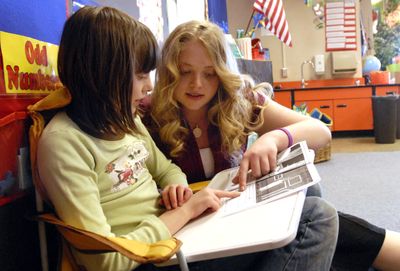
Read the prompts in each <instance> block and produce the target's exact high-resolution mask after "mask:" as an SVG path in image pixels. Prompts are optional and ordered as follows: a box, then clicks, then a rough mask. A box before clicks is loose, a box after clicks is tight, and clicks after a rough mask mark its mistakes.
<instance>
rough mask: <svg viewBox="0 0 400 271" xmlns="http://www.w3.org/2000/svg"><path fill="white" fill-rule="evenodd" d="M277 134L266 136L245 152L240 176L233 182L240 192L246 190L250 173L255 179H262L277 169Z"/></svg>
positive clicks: (273, 132)
mask: <svg viewBox="0 0 400 271" xmlns="http://www.w3.org/2000/svg"><path fill="white" fill-rule="evenodd" d="M275 133H276V131H271V132H268V133H266V134H264V135H263V136H261V137H260V138H258V139H257V140H256V141H255V142H254V144H252V145H251V146H250V148H249V149H247V150H246V151H245V153H244V155H243V159H242V161H241V162H240V168H239V171H238V174H237V176H236V177H235V179H234V180H233V182H234V183H238V184H239V190H240V191H243V190H244V189H245V188H246V183H247V181H248V180H247V178H248V174H249V172H250V174H251V176H252V177H253V178H260V177H261V176H264V175H267V174H268V173H269V172H271V171H272V170H274V169H275V167H276V158H277V154H278V142H279V139H277V137H276V136H275ZM279 133H280V132H278V134H279ZM278 136H280V135H278Z"/></svg>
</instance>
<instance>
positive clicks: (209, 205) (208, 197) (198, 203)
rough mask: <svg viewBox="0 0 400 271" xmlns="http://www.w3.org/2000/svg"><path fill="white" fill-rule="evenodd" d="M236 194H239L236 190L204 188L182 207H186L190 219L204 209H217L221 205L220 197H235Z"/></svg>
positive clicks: (204, 210)
mask: <svg viewBox="0 0 400 271" xmlns="http://www.w3.org/2000/svg"><path fill="white" fill-rule="evenodd" d="M238 196H240V192H238V191H225V190H215V189H210V188H204V189H202V190H200V191H199V192H197V193H196V194H194V195H193V196H192V197H191V198H190V200H188V201H187V202H186V203H185V204H184V205H183V206H182V208H184V209H186V210H187V211H188V212H189V213H190V217H191V219H193V218H196V217H198V216H199V215H201V214H203V213H204V212H206V211H211V212H215V211H217V210H218V209H219V208H220V207H221V205H222V201H221V199H222V198H236V197H238Z"/></svg>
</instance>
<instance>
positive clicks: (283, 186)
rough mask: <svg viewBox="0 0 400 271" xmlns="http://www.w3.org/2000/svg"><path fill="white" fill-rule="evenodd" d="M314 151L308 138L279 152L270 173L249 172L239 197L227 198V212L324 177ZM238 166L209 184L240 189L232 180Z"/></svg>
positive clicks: (220, 173) (244, 207)
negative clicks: (260, 174) (315, 164)
mask: <svg viewBox="0 0 400 271" xmlns="http://www.w3.org/2000/svg"><path fill="white" fill-rule="evenodd" d="M313 160H314V152H313V150H310V149H308V147H307V143H306V142H305V141H301V142H298V143H296V144H294V145H293V146H291V147H290V148H288V149H286V150H284V151H282V152H280V153H279V154H278V157H277V167H276V169H275V170H274V171H272V172H271V173H269V174H267V175H265V176H263V177H261V178H258V179H255V178H253V177H252V176H251V172H249V174H248V182H247V186H246V189H245V191H243V192H241V195H240V197H237V198H234V199H227V200H225V201H224V203H223V205H222V208H221V209H222V212H223V214H224V215H230V214H233V213H236V212H239V211H242V210H245V209H247V208H250V207H254V206H256V205H258V204H265V203H268V202H271V201H273V200H277V199H280V198H282V197H285V196H287V195H290V194H292V193H294V192H298V191H301V190H304V189H306V188H307V187H309V186H311V185H313V184H315V183H317V182H319V181H320V180H321V178H320V176H319V174H318V172H317V169H316V167H315V166H314V164H313ZM238 169H239V168H238V167H236V168H231V169H227V170H224V171H221V172H219V173H218V174H217V175H215V177H214V178H213V179H212V180H211V182H210V184H209V187H211V188H214V189H223V190H229V191H233V190H238V185H237V184H234V183H233V182H232V181H233V179H234V178H235V177H236V175H237V171H238Z"/></svg>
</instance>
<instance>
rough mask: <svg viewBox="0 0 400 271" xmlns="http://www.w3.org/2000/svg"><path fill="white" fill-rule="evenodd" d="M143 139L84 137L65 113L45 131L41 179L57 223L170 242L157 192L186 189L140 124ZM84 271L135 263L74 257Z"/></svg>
mask: <svg viewBox="0 0 400 271" xmlns="http://www.w3.org/2000/svg"><path fill="white" fill-rule="evenodd" d="M136 124H137V127H138V128H139V130H140V131H141V133H142V134H141V135H135V136H133V135H126V136H125V137H124V138H123V139H121V140H115V141H108V140H102V139H98V138H95V137H92V136H90V135H88V134H86V133H85V132H83V131H82V130H81V129H80V128H79V127H78V126H77V125H76V124H75V123H74V122H73V121H72V120H71V119H70V118H69V117H68V116H67V114H66V113H65V112H60V113H58V114H57V115H56V116H55V117H54V118H53V119H52V120H51V121H50V123H49V124H48V125H47V126H46V128H45V130H44V132H43V135H42V136H41V138H40V141H39V146H38V167H39V173H40V177H41V179H42V181H43V183H44V186H45V188H46V191H47V193H48V195H49V197H50V200H51V202H52V203H53V205H54V207H55V209H56V211H57V214H58V215H59V217H60V218H61V219H62V220H63V221H65V222H66V223H68V224H71V225H73V226H76V227H79V228H83V229H87V230H89V231H93V232H96V233H98V234H101V235H104V236H122V237H125V238H128V239H134V240H140V241H144V242H155V241H159V240H163V239H167V238H169V237H170V233H169V231H168V229H167V227H166V226H165V224H164V223H163V222H162V221H161V220H160V219H159V218H158V216H159V215H160V214H161V213H162V211H163V209H162V208H160V206H159V204H158V200H159V193H158V190H157V187H161V188H163V187H165V186H166V185H168V184H170V183H181V184H187V182H186V177H185V175H184V174H183V173H182V171H181V170H180V169H179V168H178V167H177V166H175V165H174V164H172V163H171V161H170V160H168V159H166V157H165V156H164V155H163V154H162V152H161V151H160V150H159V149H158V148H157V147H156V145H155V143H154V142H153V140H152V139H151V137H150V135H149V134H148V132H147V130H146V128H145V127H144V125H143V124H142V122H141V121H140V119H139V118H137V119H136ZM75 254H76V257H77V259H78V261H79V262H80V263H81V264H83V265H84V266H85V267H86V268H87V269H88V270H96V271H97V270H131V269H132V268H135V267H137V266H138V264H137V263H135V262H133V261H130V260H129V259H128V258H126V257H124V256H122V255H120V254H119V253H107V254H98V255H87V254H81V253H79V252H75Z"/></svg>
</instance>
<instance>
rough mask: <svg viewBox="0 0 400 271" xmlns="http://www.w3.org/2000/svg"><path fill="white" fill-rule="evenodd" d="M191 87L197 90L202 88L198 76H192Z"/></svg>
mask: <svg viewBox="0 0 400 271" xmlns="http://www.w3.org/2000/svg"><path fill="white" fill-rule="evenodd" d="M191 83H192V86H193V87H195V88H199V87H201V86H202V82H201V76H200V75H198V74H194V75H193V78H192V82H191Z"/></svg>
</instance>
